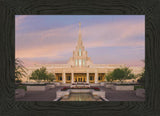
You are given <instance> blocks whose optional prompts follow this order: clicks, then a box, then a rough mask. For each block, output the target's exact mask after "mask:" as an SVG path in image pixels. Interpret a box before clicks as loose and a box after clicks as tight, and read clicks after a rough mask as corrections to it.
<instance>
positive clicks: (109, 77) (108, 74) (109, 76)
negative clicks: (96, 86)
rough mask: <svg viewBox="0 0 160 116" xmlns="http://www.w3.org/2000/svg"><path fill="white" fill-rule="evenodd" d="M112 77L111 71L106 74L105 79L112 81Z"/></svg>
mask: <svg viewBox="0 0 160 116" xmlns="http://www.w3.org/2000/svg"><path fill="white" fill-rule="evenodd" d="M113 78H114V77H113V76H112V72H109V73H107V74H106V80H107V81H108V82H112V81H113V80H114V79H113Z"/></svg>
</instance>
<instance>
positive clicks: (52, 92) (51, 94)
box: [16, 87, 145, 101]
mask: <svg viewBox="0 0 160 116" xmlns="http://www.w3.org/2000/svg"><path fill="white" fill-rule="evenodd" d="M61 88H62V87H56V88H53V89H49V90H46V91H34V92H31V91H30V92H29V91H27V92H26V95H25V96H24V97H23V98H18V99H16V101H53V100H54V99H55V98H56V91H57V90H59V89H61ZM99 88H100V89H101V90H104V91H106V98H107V99H108V100H109V101H144V100H145V98H141V97H137V96H136V94H135V91H114V90H111V89H107V88H105V87H99Z"/></svg>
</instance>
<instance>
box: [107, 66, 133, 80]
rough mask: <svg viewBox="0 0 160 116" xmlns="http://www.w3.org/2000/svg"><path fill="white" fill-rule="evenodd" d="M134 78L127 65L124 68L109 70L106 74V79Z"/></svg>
mask: <svg viewBox="0 0 160 116" xmlns="http://www.w3.org/2000/svg"><path fill="white" fill-rule="evenodd" d="M132 78H135V75H134V74H133V73H132V70H130V69H129V68H127V67H124V68H116V69H114V70H113V71H112V72H109V73H108V74H107V75H106V80H111V81H113V80H119V81H122V80H126V79H132Z"/></svg>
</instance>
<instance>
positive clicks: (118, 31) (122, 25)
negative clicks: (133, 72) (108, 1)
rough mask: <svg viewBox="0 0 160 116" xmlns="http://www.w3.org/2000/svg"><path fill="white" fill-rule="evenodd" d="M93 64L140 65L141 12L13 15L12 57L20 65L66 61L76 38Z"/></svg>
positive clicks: (142, 44) (142, 49) (142, 41)
mask: <svg viewBox="0 0 160 116" xmlns="http://www.w3.org/2000/svg"><path fill="white" fill-rule="evenodd" d="M79 22H81V32H82V41H83V45H84V47H85V50H87V51H88V56H89V57H91V60H92V62H93V63H94V64H126V65H129V66H144V62H143V61H142V60H144V59H145V16H144V15H16V16H15V31H16V33H15V39H16V40H15V45H16V48H15V51H16V52H15V57H16V58H19V59H21V60H22V61H23V62H24V65H26V66H31V65H34V64H66V63H67V61H68V60H69V58H70V57H72V54H73V50H75V47H76V45H77V41H78V30H79Z"/></svg>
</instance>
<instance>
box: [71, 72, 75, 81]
mask: <svg viewBox="0 0 160 116" xmlns="http://www.w3.org/2000/svg"><path fill="white" fill-rule="evenodd" d="M71 83H74V73H73V72H72V81H71Z"/></svg>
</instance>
